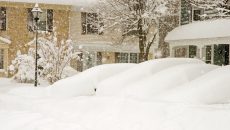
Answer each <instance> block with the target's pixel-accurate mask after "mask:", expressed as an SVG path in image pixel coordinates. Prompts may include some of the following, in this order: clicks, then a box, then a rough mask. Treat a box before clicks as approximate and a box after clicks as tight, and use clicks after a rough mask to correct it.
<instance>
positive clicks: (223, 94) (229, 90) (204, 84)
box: [158, 66, 230, 104]
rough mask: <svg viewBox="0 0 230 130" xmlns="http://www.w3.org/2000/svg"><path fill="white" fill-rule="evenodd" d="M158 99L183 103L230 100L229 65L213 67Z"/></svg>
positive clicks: (208, 102)
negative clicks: (211, 69) (213, 68)
mask: <svg viewBox="0 0 230 130" xmlns="http://www.w3.org/2000/svg"><path fill="white" fill-rule="evenodd" d="M158 99H159V100H165V101H174V102H184V103H202V104H203V103H204V104H213V103H224V102H227V101H229V100H230V66H225V67H221V68H219V69H215V70H213V71H211V72H209V73H207V74H205V75H203V76H201V77H199V78H197V79H196V80H194V81H192V82H190V83H188V84H185V85H182V86H180V87H178V88H176V89H173V90H171V91H168V92H167V91H166V92H165V93H164V94H162V95H161V96H160V97H158Z"/></svg>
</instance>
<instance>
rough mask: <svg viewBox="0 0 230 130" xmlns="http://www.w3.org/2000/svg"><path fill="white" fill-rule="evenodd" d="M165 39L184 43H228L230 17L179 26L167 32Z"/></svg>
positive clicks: (229, 38)
mask: <svg viewBox="0 0 230 130" xmlns="http://www.w3.org/2000/svg"><path fill="white" fill-rule="evenodd" d="M165 41H166V42H169V43H184V44H190V43H191V44H195V43H199V42H200V43H203V42H205V41H209V43H210V44H230V42H229V41H230V19H217V20H208V21H199V22H194V23H191V24H187V25H183V26H179V27H177V28H175V29H174V30H172V31H171V32H169V33H168V35H167V36H166V38H165ZM220 42H221V43H220ZM226 42H228V43H226Z"/></svg>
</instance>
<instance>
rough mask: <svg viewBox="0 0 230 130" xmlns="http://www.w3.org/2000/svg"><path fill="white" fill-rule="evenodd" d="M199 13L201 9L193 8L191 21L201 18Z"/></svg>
mask: <svg viewBox="0 0 230 130" xmlns="http://www.w3.org/2000/svg"><path fill="white" fill-rule="evenodd" d="M200 15H201V10H193V21H199V20H201V18H200Z"/></svg>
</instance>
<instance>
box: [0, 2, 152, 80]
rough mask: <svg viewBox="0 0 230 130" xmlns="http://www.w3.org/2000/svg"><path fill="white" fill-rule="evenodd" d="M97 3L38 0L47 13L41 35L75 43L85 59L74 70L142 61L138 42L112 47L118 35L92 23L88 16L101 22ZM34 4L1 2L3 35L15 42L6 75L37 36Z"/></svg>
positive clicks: (74, 64)
mask: <svg viewBox="0 0 230 130" xmlns="http://www.w3.org/2000/svg"><path fill="white" fill-rule="evenodd" d="M95 1H96V0H79V1H73V0H65V1H53V0H47V1H43V0H36V2H38V3H39V6H40V8H41V9H42V10H43V13H42V16H41V18H40V24H39V26H40V29H41V31H40V32H41V33H40V34H39V35H45V36H49V35H50V34H52V33H53V32H54V30H55V32H56V33H57V37H58V38H59V40H62V39H68V38H70V39H71V40H73V42H74V43H75V45H74V47H75V50H76V51H82V52H83V53H82V55H80V57H82V60H80V61H78V60H74V61H72V62H71V65H72V67H73V68H75V69H77V70H78V71H82V70H85V69H87V68H90V67H92V66H95V65H100V64H107V63H137V62H138V59H139V58H138V57H139V54H138V53H139V46H138V41H135V42H134V41H130V42H127V43H126V44H122V45H114V44H112V41H113V40H114V39H112V38H111V35H114V34H111V33H110V34H109V35H110V36H108V35H107V34H106V33H105V32H103V31H101V30H99V29H98V28H96V27H95V26H93V25H91V23H90V22H88V17H90V18H91V19H92V18H94V20H97V14H96V13H95V12H92V11H91V9H90V8H91V6H92V5H93V4H94V3H95ZM34 2H35V1H30V0H2V1H0V36H1V37H3V38H4V39H9V40H10V41H11V44H9V45H8V46H9V48H8V49H7V50H4V53H3V54H4V58H2V61H3V62H4V68H2V72H3V71H4V74H6V73H7V71H8V70H7V69H8V66H9V65H10V64H11V61H12V60H13V59H14V58H15V56H16V53H17V51H18V50H20V51H21V52H22V53H27V51H28V48H29V46H28V45H27V43H29V42H31V41H32V40H33V39H34V37H35V34H34V30H33V24H34V23H33V18H32V13H31V9H32V8H33V7H34V5H35V3H34ZM0 49H1V46H0ZM151 52H152V51H151ZM151 52H150V53H151ZM151 55H152V54H150V56H151ZM0 73H1V72H0ZM5 76H7V75H5Z"/></svg>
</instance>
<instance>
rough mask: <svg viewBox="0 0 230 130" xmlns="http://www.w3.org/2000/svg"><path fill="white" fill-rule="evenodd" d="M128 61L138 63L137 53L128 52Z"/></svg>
mask: <svg viewBox="0 0 230 130" xmlns="http://www.w3.org/2000/svg"><path fill="white" fill-rule="evenodd" d="M130 63H138V55H137V53H130Z"/></svg>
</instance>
